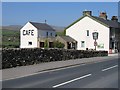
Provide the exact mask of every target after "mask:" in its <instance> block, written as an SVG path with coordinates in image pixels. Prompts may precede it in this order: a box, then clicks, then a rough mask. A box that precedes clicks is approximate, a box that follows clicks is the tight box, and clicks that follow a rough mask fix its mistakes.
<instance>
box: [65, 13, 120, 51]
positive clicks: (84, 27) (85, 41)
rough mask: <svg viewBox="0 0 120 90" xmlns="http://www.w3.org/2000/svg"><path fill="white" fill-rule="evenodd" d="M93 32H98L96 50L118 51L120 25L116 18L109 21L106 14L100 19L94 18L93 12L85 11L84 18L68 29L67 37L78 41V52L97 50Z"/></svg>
mask: <svg viewBox="0 0 120 90" xmlns="http://www.w3.org/2000/svg"><path fill="white" fill-rule="evenodd" d="M93 32H98V39H97V47H96V50H106V51H108V52H109V51H110V49H112V50H113V51H115V50H116V49H118V39H117V38H118V33H120V23H119V22H118V19H117V17H116V16H113V17H112V19H111V20H108V19H107V15H106V13H105V12H101V13H100V16H99V17H96V16H92V12H91V11H84V12H83V16H82V17H81V18H79V19H78V20H76V21H75V22H73V23H72V24H71V25H69V26H68V27H67V28H66V35H68V36H70V37H72V38H73V39H75V40H76V41H77V49H78V50H86V49H87V50H88V49H95V46H94V42H95V40H94V39H93V35H92V33H93Z"/></svg>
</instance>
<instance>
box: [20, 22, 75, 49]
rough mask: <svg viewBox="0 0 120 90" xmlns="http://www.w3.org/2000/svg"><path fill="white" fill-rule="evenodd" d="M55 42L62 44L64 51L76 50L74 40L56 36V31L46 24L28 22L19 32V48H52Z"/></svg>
mask: <svg viewBox="0 0 120 90" xmlns="http://www.w3.org/2000/svg"><path fill="white" fill-rule="evenodd" d="M55 41H59V42H62V43H63V44H64V45H65V47H64V48H65V49H76V45H77V42H76V40H74V39H72V38H71V37H69V36H56V31H55V30H54V29H53V28H52V27H51V26H50V25H48V24H46V23H37V22H28V23H27V24H26V25H25V26H23V28H22V29H21V30H20V48H44V47H48V48H54V42H55ZM46 44H47V46H46Z"/></svg>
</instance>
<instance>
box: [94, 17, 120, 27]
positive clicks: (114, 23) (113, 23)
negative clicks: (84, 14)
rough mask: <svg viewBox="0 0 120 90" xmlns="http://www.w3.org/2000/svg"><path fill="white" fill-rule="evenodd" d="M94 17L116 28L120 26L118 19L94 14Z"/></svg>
mask: <svg viewBox="0 0 120 90" xmlns="http://www.w3.org/2000/svg"><path fill="white" fill-rule="evenodd" d="M92 17H93V18H95V19H97V20H99V21H101V22H103V23H104V24H106V25H108V26H109V27H114V28H120V23H119V22H116V21H112V20H108V19H107V20H105V19H103V18H100V17H96V16H92Z"/></svg>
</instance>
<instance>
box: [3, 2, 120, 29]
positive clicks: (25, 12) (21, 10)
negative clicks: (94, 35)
mask: <svg viewBox="0 0 120 90" xmlns="http://www.w3.org/2000/svg"><path fill="white" fill-rule="evenodd" d="M84 10H89V11H92V15H93V16H99V13H100V12H106V13H107V15H108V18H109V19H111V17H112V16H114V15H115V16H118V3H117V2H2V24H3V26H6V25H24V24H26V23H27V22H28V21H33V22H40V23H44V21H45V20H47V23H48V24H49V25H54V26H64V27H66V26H68V25H69V24H71V23H72V22H74V21H75V20H77V19H78V18H80V17H81V16H82V12H83V11H84Z"/></svg>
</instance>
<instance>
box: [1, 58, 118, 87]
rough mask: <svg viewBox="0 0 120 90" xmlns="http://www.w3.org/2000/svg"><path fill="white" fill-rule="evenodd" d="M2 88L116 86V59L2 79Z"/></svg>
mask: <svg viewBox="0 0 120 90" xmlns="http://www.w3.org/2000/svg"><path fill="white" fill-rule="evenodd" d="M2 86H3V88H118V59H113V60H108V61H104V62H97V63H90V64H82V65H77V66H73V67H70V68H64V69H58V70H52V71H49V72H44V73H39V72H38V74H35V75H34V74H33V75H30V76H27V77H22V78H16V79H11V80H5V81H3V85H2Z"/></svg>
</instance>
